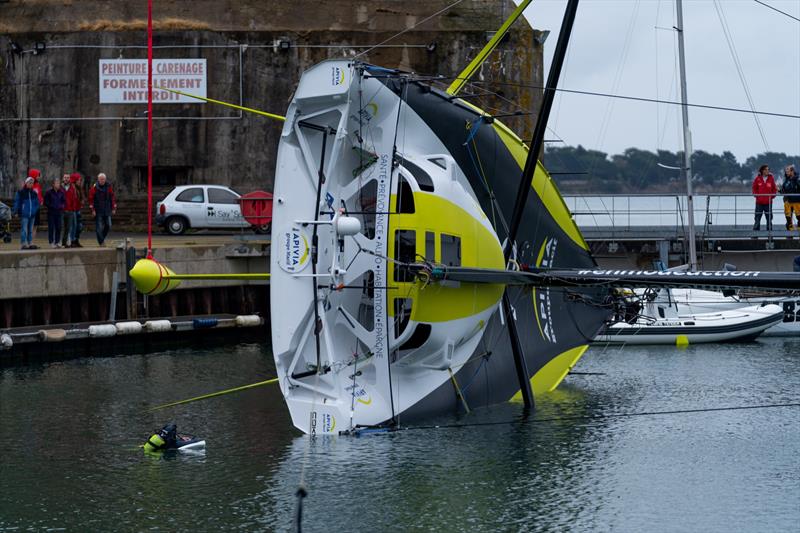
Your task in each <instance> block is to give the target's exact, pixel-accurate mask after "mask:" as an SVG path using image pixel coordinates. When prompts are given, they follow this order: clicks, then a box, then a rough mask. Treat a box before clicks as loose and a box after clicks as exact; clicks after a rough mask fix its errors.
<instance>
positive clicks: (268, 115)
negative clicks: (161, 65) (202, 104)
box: [158, 87, 286, 121]
mask: <svg viewBox="0 0 800 533" xmlns="http://www.w3.org/2000/svg"><path fill="white" fill-rule="evenodd" d="M158 88H159V89H163V90H165V91H169V92H171V93H175V94H180V95H181V96H188V97H189V98H197V99H198V100H205V101H206V102H211V103H212V104H219V105H225V106H228V107H232V108H234V109H241V110H242V111H247V112H248V113H255V114H257V115H264V116H265V117H269V118H272V119H275V120H280V121H284V120H286V117H284V116H282V115H276V114H274V113H267V112H266V111H259V110H258V109H253V108H250V107H244V106H240V105H236V104H230V103H228V102H223V101H221V100H212V99H211V98H205V97H203V96H197V95H196V94H189V93H185V92H183V91H176V90H175V89H167V88H166V87H158Z"/></svg>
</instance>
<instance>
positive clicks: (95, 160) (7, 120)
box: [0, 0, 542, 223]
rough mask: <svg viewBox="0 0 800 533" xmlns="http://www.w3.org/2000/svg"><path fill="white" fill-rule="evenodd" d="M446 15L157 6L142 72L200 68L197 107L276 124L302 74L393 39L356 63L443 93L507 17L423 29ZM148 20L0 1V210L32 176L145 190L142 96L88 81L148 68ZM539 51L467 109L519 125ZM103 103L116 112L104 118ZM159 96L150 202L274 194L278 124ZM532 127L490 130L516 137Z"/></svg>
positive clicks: (506, 67)
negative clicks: (202, 187)
mask: <svg viewBox="0 0 800 533" xmlns="http://www.w3.org/2000/svg"><path fill="white" fill-rule="evenodd" d="M450 3H451V2H449V1H443V0H426V1H420V0H408V1H404V2H397V1H389V0H378V1H367V0H331V1H326V2H312V1H309V0H298V1H293V2H277V1H274V0H268V1H258V0H241V1H233V0H225V1H213V0H196V1H191V2H189V1H177V0H159V1H157V2H155V6H154V24H155V36H154V44H155V47H156V48H155V53H154V57H155V58H156V59H158V60H175V61H174V62H175V63H176V64H183V65H185V64H186V63H187V62H186V61H183V62H181V60H204V62H203V63H204V66H203V68H204V69H205V71H204V73H203V76H202V77H203V78H204V80H205V85H206V94H207V96H208V97H209V98H214V99H218V100H223V101H227V102H232V103H235V104H240V105H244V106H247V107H252V108H256V109H260V110H265V111H269V112H273V113H277V114H282V113H283V112H284V111H285V109H286V107H287V105H288V102H289V100H290V98H291V95H292V91H293V89H294V87H295V85H296V83H297V81H298V79H299V76H300V73H301V72H302V71H303V69H305V68H307V67H308V66H310V65H312V64H314V63H317V62H319V61H322V60H324V59H326V58H329V57H342V56H344V57H355V56H356V55H357V54H359V53H361V52H364V51H366V50H368V49H369V47H370V46H372V45H375V44H378V43H382V42H383V41H384V40H387V39H389V37H391V36H393V35H395V34H397V33H398V32H401V31H402V30H405V29H409V31H407V32H405V33H403V34H402V35H400V36H398V37H396V38H394V39H392V40H390V41H388V42H386V43H385V44H381V45H380V46H378V47H377V48H374V49H371V50H369V52H367V53H366V54H364V55H363V56H360V59H362V60H365V61H368V62H370V63H374V64H380V65H383V66H387V67H400V68H403V69H408V70H413V71H415V72H418V73H420V74H425V75H434V76H435V75H441V76H443V82H449V80H448V79H447V78H448V77H452V76H455V75H457V74H458V73H459V72H460V70H461V68H463V67H464V66H465V65H466V64H467V62H468V61H469V59H470V58H471V57H472V56H473V55H474V54H475V53H476V52H477V51H478V50H479V49H480V48H481V47H482V46H483V45H484V44H485V43H486V41H487V39H488V38H489V37H491V34H492V32H493V31H494V30H496V29H497V28H498V27H499V26H500V25H501V23H502V21H503V19H504V18H505V17H506V16H507V15H508V14H509V13H510V10H511V9H512V8H513V4H512V3H511V2H495V1H488V0H467V1H464V2H462V3H460V4H458V5H457V6H455V7H453V8H451V9H450V10H447V11H445V12H444V13H443V14H441V15H440V16H436V17H433V18H431V19H430V20H428V21H426V22H423V20H424V19H425V18H426V17H429V16H430V15H432V14H433V13H436V12H437V11H439V10H442V9H444V8H445V7H447V6H448V5H449V4H450ZM145 20H146V2H144V1H134V2H111V1H106V0H81V1H75V0H63V1H50V0H24V1H23V0H5V1H0V198H3V197H5V198H8V197H10V196H11V195H12V193H13V191H14V190H16V189H17V188H18V187H19V183H20V180H21V179H23V178H24V177H25V175H26V174H25V173H26V170H27V169H28V168H30V167H35V168H39V169H41V170H42V171H43V174H44V175H45V176H46V177H48V178H50V177H54V176H60V175H61V174H62V173H64V172H71V171H75V170H77V171H79V172H81V173H83V174H85V175H89V176H96V175H97V173H99V172H105V173H106V174H108V175H109V176H110V178H111V180H112V181H113V182H114V184H115V187H116V188H117V190H118V191H119V192H120V193H122V194H123V195H128V196H131V195H137V194H141V193H142V192H143V191H145V190H146V181H147V173H146V165H147V153H146V104H144V103H142V99H141V94H139V95H137V94H136V93H137V92H138V93H142V92H144V90H143V88H142V87H140V82H137V81H136V80H137V78H136V76H135V71H130V72H129V74H131V75H130V76H126V72H125V71H124V70H119V71H117V72H116V73H115V74H116V75H115V76H114V77H112V78H111V81H109V78H108V76H106V77H105V78H104V77H103V71H102V70H101V63H102V62H103V61H107V60H114V63H115V64H122V63H125V61H120V60H141V59H144V58H146V56H147V51H146V36H145V35H146V34H145V27H146V26H145ZM417 25H418V26H417ZM541 41H542V33H541V32H536V31H533V30H531V29H530V28H529V27H527V25H526V24H525V23H524V22H520V23H518V24H517V26H516V27H515V29H514V30H513V31H512V32H511V33H510V34H509V36H508V37H507V38H506V39H505V41H504V42H503V43H502V45H501V46H500V48H499V49H498V50H497V51H496V52H495V53H494V54H493V55H492V57H491V59H490V60H489V61H488V62H487V63H486V65H485V66H484V67H483V69H482V70H481V72H480V73H479V74H478V77H479V78H480V79H483V80H496V81H498V82H501V83H502V84H501V85H496V86H492V87H491V88H490V89H491V91H493V92H495V93H497V94H491V93H488V92H487V91H486V90H485V89H484V90H483V91H481V92H480V94H472V95H471V96H469V98H470V100H471V101H473V102H475V103H476V104H477V105H481V106H485V108H486V109H487V110H491V112H493V113H513V112H516V111H522V112H524V113H529V112H530V111H531V109H532V106H533V104H534V103H536V102H534V100H535V99H537V98H538V97H539V96H538V95H539V94H540V93H541V91H540V90H535V89H531V88H521V87H520V85H528V86H531V85H533V86H541V85H542V68H541V66H542V44H541ZM125 68H135V67H125ZM174 68H181V67H174ZM189 74H191V73H189ZM194 74H197V72H194ZM189 78H190V76H187V77H183V78H182V77H181V76H180V75H178V76H175V77H173V80H178V81H172V82H171V83H173V84H175V85H173V86H174V87H177V88H178V89H181V90H184V91H186V92H190V93H191V92H192V91H194V90H197V89H198V87H197V86H196V85H195V82H194V81H180V80H186V79H189ZM192 79H194V78H192ZM181 84H182V85H181ZM123 85H124V86H123ZM145 88H146V86H145ZM109 91H110V92H113V91H116V93H115V94H116V95H117V96H113V95H112V96H111V98H123V100H122V101H121V103H105V102H104V100H103V99H104V98H105V99H106V100H107V99H108V98H109V94H108V93H109ZM468 92H469V93H478V91H476V90H469V91H468ZM120 93H121V94H122V96H121V97H120V96H119V95H120ZM171 96H173V95H171V94H170V93H166V92H164V91H158V96H157V98H159V99H162V97H163V101H164V102H166V103H157V104H156V105H155V106H154V113H153V114H154V119H155V120H154V167H155V170H154V185H155V188H156V194H157V195H158V194H159V193H160V192H163V190H164V189H169V188H171V187H172V186H174V185H179V184H185V183H218V184H224V185H231V186H233V187H236V188H239V189H242V190H243V191H246V190H252V189H255V188H262V189H267V190H270V189H271V187H272V179H273V173H274V161H275V154H276V150H277V145H278V136H279V135H280V128H281V123H280V122H276V121H272V120H270V119H267V118H265V117H262V116H258V115H254V114H250V113H246V112H245V113H243V112H240V111H237V110H234V109H230V108H226V107H222V106H217V105H213V104H207V103H174V101H173V100H171V99H170V98H171ZM130 100H133V101H135V103H130ZM534 119H535V117H534V116H532V115H530V114H525V115H520V116H518V117H507V118H504V119H503V120H505V121H506V122H507V123H508V124H509V125H510V126H511V127H513V128H514V129H516V130H517V131H519V132H520V133H521V134H523V135H525V136H529V135H530V132H531V124H533V123H534V122H533V121H534ZM159 189H161V190H159ZM144 218H145V217H144V214H142V223H144V222H145V220H144Z"/></svg>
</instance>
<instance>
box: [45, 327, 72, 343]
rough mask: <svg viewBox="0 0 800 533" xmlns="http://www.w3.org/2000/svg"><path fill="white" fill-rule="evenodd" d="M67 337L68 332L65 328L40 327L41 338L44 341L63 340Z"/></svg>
mask: <svg viewBox="0 0 800 533" xmlns="http://www.w3.org/2000/svg"><path fill="white" fill-rule="evenodd" d="M66 338H67V332H66V331H64V330H63V329H40V330H39V339H41V340H42V341H43V342H61V341H63V340H64V339H66Z"/></svg>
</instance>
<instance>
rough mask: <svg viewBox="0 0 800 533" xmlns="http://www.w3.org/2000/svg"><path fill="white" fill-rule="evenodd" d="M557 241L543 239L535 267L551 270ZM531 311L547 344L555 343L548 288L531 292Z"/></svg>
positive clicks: (554, 239)
mask: <svg viewBox="0 0 800 533" xmlns="http://www.w3.org/2000/svg"><path fill="white" fill-rule="evenodd" d="M557 247H558V239H556V238H554V237H553V238H549V239H545V240H544V242H543V243H542V248H541V249H540V250H539V257H538V258H537V260H536V266H538V267H542V268H552V267H553V265H554V263H555V259H556V248H557ZM533 311H534V314H535V315H536V324H537V325H538V326H539V333H541V335H542V337H543V338H544V339H546V340H548V341H549V342H552V343H555V342H556V330H555V328H554V327H553V312H552V307H551V302H550V288H546V289H538V290H537V289H534V290H533Z"/></svg>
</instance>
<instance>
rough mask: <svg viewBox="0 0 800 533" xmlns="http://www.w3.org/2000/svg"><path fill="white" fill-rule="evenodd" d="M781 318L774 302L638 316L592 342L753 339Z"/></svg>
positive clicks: (634, 342) (607, 330) (780, 313)
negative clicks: (647, 316) (711, 310)
mask: <svg viewBox="0 0 800 533" xmlns="http://www.w3.org/2000/svg"><path fill="white" fill-rule="evenodd" d="M782 319H783V309H782V308H781V307H779V306H777V305H765V306H749V307H743V308H740V309H737V310H733V311H723V312H716V313H697V314H685V315H684V314H681V315H678V316H677V317H671V318H664V319H655V320H653V319H649V320H648V319H643V318H640V319H639V320H637V321H636V322H635V323H633V324H629V323H627V322H621V323H616V324H613V325H610V326H608V327H607V328H606V329H605V330H603V332H602V333H601V334H600V335H598V336H597V337H596V338H595V341H596V342H606V343H614V344H670V345H674V344H685V343H687V342H688V343H689V344H697V343H708V342H726V341H735V340H743V339H753V338H755V337H757V336H758V335H760V334H761V333H763V332H764V331H765V330H766V329H767V328H770V327H772V326H774V325H775V324H778V323H779V322H780V321H781V320H782Z"/></svg>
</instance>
